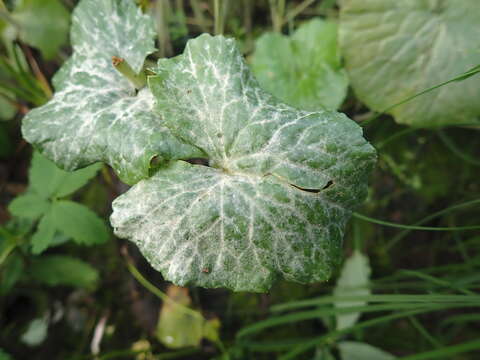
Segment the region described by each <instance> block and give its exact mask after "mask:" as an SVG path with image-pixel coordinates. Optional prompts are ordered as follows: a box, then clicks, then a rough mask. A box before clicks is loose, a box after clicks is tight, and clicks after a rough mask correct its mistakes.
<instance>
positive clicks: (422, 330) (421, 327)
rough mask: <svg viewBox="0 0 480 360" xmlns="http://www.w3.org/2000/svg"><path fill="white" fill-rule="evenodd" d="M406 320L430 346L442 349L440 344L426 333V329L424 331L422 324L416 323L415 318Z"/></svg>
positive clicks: (410, 317) (411, 317)
mask: <svg viewBox="0 0 480 360" xmlns="http://www.w3.org/2000/svg"><path fill="white" fill-rule="evenodd" d="M408 320H409V321H410V323H411V324H412V326H413V327H414V328H415V329H416V330H417V331H418V332H419V333H420V335H422V336H423V337H424V338H425V340H427V341H428V342H429V343H430V344H431V345H433V347H436V348H439V347H442V344H441V343H440V342H439V341H438V340H437V339H435V338H434V337H433V336H432V335H431V334H430V333H429V332H428V330H427V329H425V327H424V326H423V325H422V323H421V322H420V321H418V320H417V318H416V317H415V316H409V317H408Z"/></svg>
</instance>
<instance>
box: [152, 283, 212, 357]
mask: <svg viewBox="0 0 480 360" xmlns="http://www.w3.org/2000/svg"><path fill="white" fill-rule="evenodd" d="M167 294H168V296H169V297H170V299H171V300H172V302H170V301H167V302H165V303H164V304H163V306H162V310H161V311H160V315H159V319H158V324H157V330H156V336H157V338H158V339H159V340H160V342H161V343H162V344H163V345H165V346H166V347H167V348H170V349H178V348H183V347H189V346H198V345H200V341H201V340H202V338H203V336H204V334H203V329H204V323H205V319H204V318H203V316H202V314H200V313H199V312H198V311H195V310H190V311H188V312H186V311H185V307H188V306H190V305H191V302H192V301H191V299H190V296H189V295H188V290H187V289H184V288H179V287H177V286H170V287H169V288H168V290H167ZM179 305H181V306H179Z"/></svg>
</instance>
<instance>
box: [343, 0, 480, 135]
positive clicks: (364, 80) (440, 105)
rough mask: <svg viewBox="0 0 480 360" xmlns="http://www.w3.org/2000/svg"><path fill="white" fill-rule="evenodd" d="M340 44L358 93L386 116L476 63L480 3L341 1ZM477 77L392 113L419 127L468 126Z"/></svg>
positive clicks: (479, 105) (479, 90) (479, 107)
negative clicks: (417, 95)
mask: <svg viewBox="0 0 480 360" xmlns="http://www.w3.org/2000/svg"><path fill="white" fill-rule="evenodd" d="M341 4H342V7H341V17H340V19H341V22H340V42H341V47H342V53H343V56H344V58H345V66H346V68H347V70H348V73H349V76H350V80H351V82H352V86H353V89H354V91H355V93H356V95H357V96H358V98H359V99H360V100H362V101H363V102H365V104H367V105H368V106H369V107H370V108H372V109H373V110H375V111H383V110H385V109H386V108H388V107H389V106H391V105H393V104H396V103H399V102H400V101H402V100H405V99H406V98H408V97H410V96H413V95H415V94H417V93H419V92H421V91H423V90H426V89H428V88H430V87H433V86H436V85H438V84H440V83H443V82H445V81H447V80H450V79H452V78H455V77H457V76H458V75H460V74H462V73H464V72H466V71H468V70H470V69H471V68H473V67H474V66H477V65H478V64H479V62H480V61H479V56H478V55H479V52H480V27H478V26H477V24H478V19H479V18H480V6H478V1H477V0H464V1H456V0H442V1H438V0H428V1H427V0H418V1H397V0H382V1H379V0H342V3H341ZM479 98H480V77H479V76H473V77H471V78H468V79H466V80H464V81H461V82H456V83H451V84H449V85H448V86H443V87H441V88H438V89H436V90H434V91H432V92H430V93H427V94H424V95H422V96H420V97H418V98H416V99H414V100H411V101H409V102H408V103H406V104H404V105H401V106H397V107H395V108H393V109H392V110H391V111H390V112H389V113H390V114H392V115H393V116H394V117H395V120H396V121H397V122H398V123H403V124H409V125H413V126H419V127H432V126H438V125H446V124H462V123H463V124H465V123H471V122H472V121H473V120H474V119H475V117H478V115H479V114H480V102H479V101H478V99H479Z"/></svg>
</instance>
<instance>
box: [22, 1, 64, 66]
mask: <svg viewBox="0 0 480 360" xmlns="http://www.w3.org/2000/svg"><path fill="white" fill-rule="evenodd" d="M69 18H70V14H69V12H68V11H67V9H65V7H64V6H63V4H62V2H61V1H59V0H23V1H21V2H20V5H19V6H17V7H15V9H14V11H13V13H12V19H13V20H14V21H15V22H16V24H17V25H18V27H19V36H20V39H21V40H22V41H24V42H25V43H27V44H29V45H31V46H34V47H36V48H38V49H40V51H41V52H42V55H43V56H44V57H45V58H46V59H51V58H53V57H54V56H55V55H57V53H58V51H59V49H60V47H61V46H62V45H64V44H65V43H66V42H67V40H68V25H69V20H70V19H69Z"/></svg>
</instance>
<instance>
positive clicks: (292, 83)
mask: <svg viewBox="0 0 480 360" xmlns="http://www.w3.org/2000/svg"><path fill="white" fill-rule="evenodd" d="M137 3H138V5H139V6H140V7H141V8H142V9H143V10H144V11H145V12H146V13H150V14H152V15H153V17H154V19H155V22H156V28H157V30H158V41H157V44H156V46H157V48H158V51H157V53H156V54H155V56H153V57H152V58H151V60H154V59H155V58H158V57H165V56H168V57H170V56H174V55H177V54H180V53H182V52H183V48H184V46H185V43H186V41H187V40H188V39H189V38H193V37H195V36H197V35H198V34H200V33H202V32H210V33H220V32H224V33H225V34H226V35H229V36H232V37H235V38H236V39H237V42H238V44H239V46H240V47H241V50H242V52H243V53H244V54H245V56H246V57H247V60H248V61H249V62H250V63H251V65H252V69H253V70H254V73H255V75H256V76H257V77H258V78H259V80H260V83H261V85H262V86H263V87H264V88H265V89H267V90H269V91H270V92H272V93H273V94H274V95H276V96H277V97H279V98H281V99H282V100H284V101H286V102H287V103H289V104H292V105H295V106H299V107H304V108H309V109H315V108H317V107H318V108H322V107H327V108H332V109H334V108H338V109H340V111H342V112H345V113H347V114H348V115H349V116H350V117H351V118H353V119H354V120H355V121H357V122H358V123H360V124H361V125H362V126H364V131H365V136H366V137H367V139H368V140H369V141H370V142H371V143H372V144H373V145H374V146H375V148H376V149H377V150H378V153H379V163H378V166H377V169H376V170H375V173H374V174H373V176H372V177H371V183H370V188H369V199H368V201H367V202H366V203H365V205H364V207H363V208H362V209H359V210H358V213H357V214H356V216H355V217H354V218H353V219H352V221H351V222H350V224H349V228H348V232H347V236H346V238H345V241H344V252H345V262H344V264H343V266H342V267H341V268H339V269H337V273H336V275H335V276H334V277H333V278H332V280H331V281H329V282H327V283H319V284H315V285H309V286H302V285H298V284H292V283H286V282H281V283H278V284H276V285H275V286H274V287H273V288H272V289H271V291H270V292H269V293H268V294H250V293H231V292H229V291H227V290H205V289H201V288H189V289H186V288H178V287H174V286H171V285H170V284H169V283H167V282H165V281H163V279H162V278H161V276H160V274H159V273H157V272H156V271H154V270H153V269H151V268H150V267H149V265H148V264H147V263H146V262H145V260H144V259H143V257H142V256H141V255H140V254H139V252H138V250H137V249H136V247H135V246H134V245H132V244H130V243H129V242H127V241H124V240H119V239H116V238H115V237H113V235H112V234H111V230H110V229H109V227H108V226H107V225H106V224H107V221H106V219H107V217H108V216H109V214H110V212H111V201H112V199H113V198H115V197H117V196H118V195H119V194H121V193H123V192H125V190H126V189H127V186H126V185H124V184H123V183H122V182H121V181H120V180H119V179H118V178H117V177H116V176H115V175H114V174H113V172H112V171H111V170H110V169H109V168H108V167H106V166H103V167H102V166H101V165H93V166H90V167H87V168H84V169H82V170H78V171H75V172H73V173H69V172H65V171H63V170H60V169H58V168H56V167H55V165H54V164H53V163H52V162H50V161H49V160H47V159H46V158H44V157H42V156H41V155H39V154H38V153H36V152H34V151H33V150H32V148H31V147H30V146H29V145H28V144H27V143H26V142H25V141H24V140H22V138H21V135H20V124H21V120H22V118H23V116H24V115H25V114H26V113H27V112H28V111H29V109H31V108H33V107H36V106H39V105H42V104H44V103H45V102H46V101H47V100H48V99H49V98H51V96H52V91H51V79H52V76H53V74H54V73H55V71H56V70H57V69H58V68H59V66H60V65H61V64H62V63H63V62H64V61H65V60H66V59H67V58H68V56H69V54H70V53H71V48H70V45H69V41H68V36H67V34H68V28H69V23H70V14H71V10H72V9H73V7H74V6H75V4H76V1H70V0H64V1H60V0H17V1H13V0H11V1H2V2H0V32H1V37H2V39H1V40H2V42H1V54H0V119H1V121H0V223H1V225H0V348H1V349H0V359H1V360H3V359H26V358H30V357H31V354H35V358H36V359H94V358H97V359H115V358H127V359H171V358H178V359H212V358H217V359H277V358H278V359H317V360H319V359H327V360H329V359H342V360H347V359H348V360H357V359H358V360H364V359H379V360H382V359H395V358H399V359H410V360H412V359H459V360H460V359H477V358H478V357H479V356H480V341H479V340H478V339H479V338H480V327H479V325H478V324H479V321H480V314H479V312H478V307H479V306H480V298H479V296H478V294H477V293H478V291H479V289H480V283H479V282H480V277H479V275H478V274H479V269H480V256H479V255H478V254H479V253H478V250H479V249H480V236H479V235H478V233H479V230H478V224H479V222H478V219H479V204H480V197H479V194H480V184H479V180H478V179H479V177H478V174H479V166H480V157H479V155H480V154H479V152H478V151H479V149H480V146H479V145H480V144H479V143H480V138H479V136H478V130H477V129H476V127H475V123H476V122H478V116H479V111H478V101H476V99H477V98H478V96H477V94H478V91H479V89H480V82H479V76H478V75H477V76H475V75H474V74H475V73H476V72H475V71H473V72H470V73H467V72H468V71H469V70H471V69H472V68H474V67H475V66H477V65H479V64H480V56H479V51H480V50H479V49H480V43H479V40H478V39H479V38H480V37H478V36H474V35H473V34H474V33H475V31H476V32H478V27H476V25H475V24H474V21H473V23H472V19H474V20H475V19H477V18H478V17H479V16H480V4H477V2H476V1H475V0H468V1H464V2H461V4H460V5H459V2H457V1H455V0H444V1H434V0H432V1H418V2H415V4H414V2H408V4H407V3H405V4H403V2H396V1H384V2H375V1H359V0H344V1H341V2H340V3H339V4H337V3H336V2H335V1H331V0H317V1H314V0H305V1H300V0H298V1H296V0H290V1H282V0H270V1H267V0H264V1H253V0H243V1H226V0H224V1H207V0H189V1H186V0H185V1H181V0H180V1H179V0H176V1H148V0H143V1H137ZM378 4H381V5H378ZM412 4H413V5H412ZM375 6H379V7H375ZM412 7H413V8H412ZM372 14H374V15H372ZM418 14H420V15H418ZM438 14H440V15H441V16H443V17H441V18H440V19H439V15H438ZM452 14H453V15H452ZM416 16H418V17H416ZM372 17H373V18H374V20H375V21H372ZM405 19H408V20H405ZM402 21H410V23H409V24H403V25H402V24H401V22H402ZM441 21H444V22H443V23H442V22H441ZM385 23H386V24H393V25H394V26H393V25H392V27H390V28H387V29H386V30H385V27H384V26H385V25H384V24H385ZM378 24H380V25H378ZM422 24H423V25H422ZM442 24H447V25H449V26H446V27H445V29H446V30H442V31H447V32H446V33H444V34H443V35H438V31H440V30H439V28H438V27H439V26H441V25H442ZM407 25H408V26H407ZM415 26H426V27H428V26H431V28H429V29H423V28H420V29H419V30H418V29H417V31H416V32H415V34H416V36H413V37H412V36H411V34H408V33H407V34H405V33H402V31H406V30H408V31H413V30H414V29H415ZM470 29H473V30H471V31H470ZM427 30H428V31H427ZM422 31H425V33H424V34H425V37H422ZM448 31H452V32H450V33H449V32H448ZM389 32H391V33H389ZM338 34H340V35H338ZM432 34H437V36H438V37H439V39H437V43H435V44H436V47H435V49H434V50H435V51H436V52H434V53H432V52H429V51H427V50H425V49H424V47H422V46H424V42H426V43H427V44H431V42H429V41H430V40H429V36H432ZM452 34H454V36H453V35H452ZM390 35H391V36H390ZM442 36H443V37H442ZM372 38H373V39H375V41H373V40H372ZM451 39H456V41H454V42H453V43H452V42H451V41H450V40H451ZM415 41H418V42H417V43H415ZM379 44H380V45H381V47H380V48H377V46H378V45H379ZM399 48H400V49H401V51H399ZM452 49H455V51H453V50H452ZM455 54H457V55H456V56H460V57H461V61H451V57H453V56H455ZM458 54H461V55H458ZM395 56H396V57H395ZM392 57H395V59H394V60H396V61H393V60H392ZM385 59H387V60H388V61H385ZM416 59H417V60H416ZM427 60H428V61H427ZM444 62H447V63H448V66H446V65H445V64H444ZM362 64H363V66H365V64H367V65H368V66H367V67H369V68H368V69H364V68H362ZM385 64H387V65H388V64H392V66H393V65H397V66H398V67H397V68H396V67H392V68H388V66H387V65H385ZM411 64H413V65H411ZM344 66H345V67H346V68H344ZM382 66H387V67H386V68H385V69H384V68H383V67H382ZM466 73H467V75H465V74H466ZM372 76H373V78H372ZM452 79H455V81H453V82H451V83H449V84H447V85H445V86H442V87H441V88H439V89H435V90H433V91H430V92H429V93H427V94H426V95H422V96H419V97H417V98H416V99H415V100H414V101H413V102H408V103H406V105H401V106H398V107H395V108H393V109H394V110H392V111H390V110H387V108H389V107H390V106H392V105H395V104H396V103H398V102H402V101H403V100H405V99H408V98H409V97H412V96H415V95H416V94H418V93H419V92H422V91H424V90H427V89H428V88H430V87H436V86H437V85H439V84H442V83H445V82H449V80H452ZM349 84H350V85H351V86H350V87H349ZM435 96H437V97H438V98H437V99H435ZM432 98H433V99H434V100H436V101H434V102H433V103H432ZM425 109H427V110H425ZM385 110H387V111H385ZM373 111H377V112H388V113H391V114H392V115H393V118H392V117H390V116H389V115H384V114H382V113H374V112H373ZM438 114H441V116H437V115H438ZM432 119H433V120H432ZM394 120H397V121H398V122H399V123H409V124H413V125H415V126H414V127H406V126H402V125H398V124H396V122H395V121H394ZM432 124H433V125H437V126H435V127H431V125H432ZM452 124H457V126H452ZM458 124H460V125H462V126H458ZM426 126H429V127H428V128H425V127H426ZM400 224H410V225H400Z"/></svg>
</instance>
